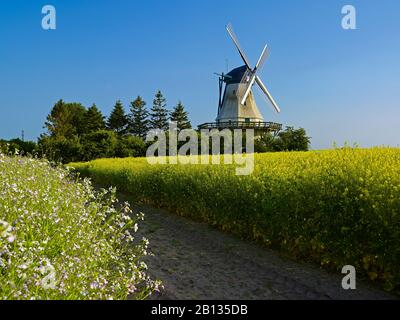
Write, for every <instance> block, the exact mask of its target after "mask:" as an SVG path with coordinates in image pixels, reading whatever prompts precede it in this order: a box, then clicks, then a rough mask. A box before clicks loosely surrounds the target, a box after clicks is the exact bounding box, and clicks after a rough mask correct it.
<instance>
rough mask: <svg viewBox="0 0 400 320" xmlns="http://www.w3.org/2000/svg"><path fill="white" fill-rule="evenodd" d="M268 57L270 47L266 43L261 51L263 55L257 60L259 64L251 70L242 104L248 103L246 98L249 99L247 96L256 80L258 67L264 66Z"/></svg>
mask: <svg viewBox="0 0 400 320" xmlns="http://www.w3.org/2000/svg"><path fill="white" fill-rule="evenodd" d="M267 57H268V47H267V45H265V47H264V49H263V51H262V53H261V56H260V58H259V59H258V61H257V64H256V66H255V68H254V70H253V71H252V72H251V78H250V80H249V83H248V86H247V88H246V91H245V94H244V96H243V98H242V100H241V104H242V105H244V104H245V103H246V100H247V97H248V96H249V94H250V91H251V88H252V87H253V85H254V82H255V81H256V72H257V71H258V69H260V68H261V67H262V66H263V64H264V62H265V59H266V58H267Z"/></svg>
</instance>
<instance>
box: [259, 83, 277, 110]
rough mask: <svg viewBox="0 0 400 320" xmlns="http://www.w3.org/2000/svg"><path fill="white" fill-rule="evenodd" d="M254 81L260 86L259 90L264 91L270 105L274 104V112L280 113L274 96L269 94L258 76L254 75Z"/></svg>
mask: <svg viewBox="0 0 400 320" xmlns="http://www.w3.org/2000/svg"><path fill="white" fill-rule="evenodd" d="M256 82H257V84H258V85H259V86H260V88H261V90H262V91H263V92H264V93H265V95H266V96H267V98H268V100H269V101H270V102H271V103H272V105H273V106H274V108H275V110H276V112H278V113H280V112H281V109H279V107H278V105H277V104H276V102H275V100H274V98H273V97H272V96H271V94H270V93H269V91H268V89H267V88H266V87H265V85H264V83H263V82H262V81H261V79H260V77H259V76H256Z"/></svg>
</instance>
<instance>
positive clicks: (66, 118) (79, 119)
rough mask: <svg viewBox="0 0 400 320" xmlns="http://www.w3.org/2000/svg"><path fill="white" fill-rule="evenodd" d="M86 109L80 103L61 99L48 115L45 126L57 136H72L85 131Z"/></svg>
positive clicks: (49, 132)
mask: <svg viewBox="0 0 400 320" xmlns="http://www.w3.org/2000/svg"><path fill="white" fill-rule="evenodd" d="M85 113H86V109H85V107H83V106H82V105H81V104H80V103H65V102H64V101H63V100H59V101H58V102H57V103H56V104H55V105H54V107H53V109H52V110H51V112H50V114H49V115H48V116H47V121H46V123H45V128H46V129H47V131H48V135H50V136H51V137H55V138H66V139H68V138H71V137H72V136H74V135H80V134H82V133H84V131H85Z"/></svg>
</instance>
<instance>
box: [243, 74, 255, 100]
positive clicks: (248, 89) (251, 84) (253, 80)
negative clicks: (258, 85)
mask: <svg viewBox="0 0 400 320" xmlns="http://www.w3.org/2000/svg"><path fill="white" fill-rule="evenodd" d="M255 81H256V74H255V73H253V74H252V76H251V78H250V81H249V83H248V85H247V88H246V91H245V93H244V95H243V98H242V100H241V101H240V103H241V104H242V105H243V106H244V104H245V103H246V100H247V97H248V96H249V94H250V91H251V88H252V87H253V84H254V82H255Z"/></svg>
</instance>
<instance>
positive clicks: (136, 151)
mask: <svg viewBox="0 0 400 320" xmlns="http://www.w3.org/2000/svg"><path fill="white" fill-rule="evenodd" d="M170 121H174V122H176V123H177V128H178V129H179V130H183V129H190V128H192V125H191V122H190V120H189V115H188V113H187V112H186V110H185V107H184V105H183V104H182V102H179V103H178V104H177V105H176V106H175V107H174V108H173V109H172V110H171V111H170V110H168V108H167V103H166V99H165V97H164V96H163V94H162V93H161V91H157V93H156V94H155V97H154V99H153V103H152V106H151V108H150V109H148V108H147V104H146V102H145V101H144V100H143V98H142V97H141V96H138V97H137V98H136V99H135V100H133V101H131V102H130V103H129V110H128V112H126V111H125V107H124V105H123V104H122V102H121V101H120V100H118V101H117V102H116V103H115V105H114V107H113V109H112V111H111V113H110V114H109V116H108V117H105V116H104V115H103V114H102V112H101V111H100V110H99V108H98V107H97V106H96V104H93V105H92V106H91V107H89V108H86V107H84V106H83V105H82V104H81V103H67V102H65V101H63V100H59V101H58V102H57V103H55V105H54V106H53V108H52V109H51V111H50V113H49V115H48V116H47V118H46V122H45V124H44V129H46V132H45V133H43V134H41V135H40V137H39V139H38V142H37V143H35V142H31V141H26V142H25V141H22V140H21V139H13V140H10V141H5V140H0V151H2V152H3V153H12V154H14V153H20V154H24V153H29V154H37V155H39V156H42V157H46V158H48V159H49V160H52V161H57V162H59V161H61V162H63V163H69V162H78V161H90V160H93V159H98V158H113V157H118V158H124V157H143V156H145V155H146V150H147V148H148V146H149V145H150V143H146V142H145V138H146V134H147V133H148V131H149V130H151V129H162V130H164V131H167V130H168V129H169V122H170ZM199 139H200V135H199ZM180 144H184V142H179V143H178V145H180ZM199 145H200V144H199ZM309 145H310V138H309V137H308V136H307V134H306V131H305V130H304V129H303V128H299V129H295V128H293V127H286V129H285V130H283V131H281V132H279V133H278V134H277V135H272V134H270V133H266V134H264V135H262V136H261V137H258V138H257V139H256V140H255V143H254V151H255V152H257V153H263V152H279V151H307V150H308V149H309ZM221 152H223V149H221Z"/></svg>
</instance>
